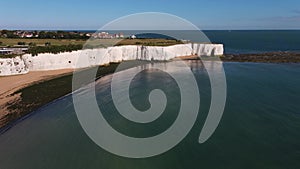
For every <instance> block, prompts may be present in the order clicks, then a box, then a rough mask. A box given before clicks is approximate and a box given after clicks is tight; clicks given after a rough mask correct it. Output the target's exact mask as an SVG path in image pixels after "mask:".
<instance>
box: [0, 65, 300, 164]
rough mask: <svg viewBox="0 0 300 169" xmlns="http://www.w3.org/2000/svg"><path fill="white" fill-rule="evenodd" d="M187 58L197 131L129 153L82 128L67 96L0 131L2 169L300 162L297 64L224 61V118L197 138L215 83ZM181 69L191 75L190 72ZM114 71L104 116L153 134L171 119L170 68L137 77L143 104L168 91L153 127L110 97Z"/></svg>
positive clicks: (101, 90) (101, 87)
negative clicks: (155, 92)
mask: <svg viewBox="0 0 300 169" xmlns="http://www.w3.org/2000/svg"><path fill="white" fill-rule="evenodd" d="M187 63H188V64H189V66H190V67H191V70H192V71H193V73H194V76H195V77H196V80H197V82H198V86H199V91H200V97H201V103H200V110H199V115H198V118H197V121H196V124H195V125H194V127H193V128H192V130H191V132H190V133H189V134H188V135H187V137H186V138H185V139H184V140H183V141H182V142H181V143H179V144H178V145H177V146H176V147H174V148H173V149H171V150H170V151H167V152H166V153H164V154H161V155H158V156H155V157H151V158H145V159H130V158H124V157H119V156H116V155H113V154H111V153H109V152H107V151H105V150H103V149H102V148H100V147H98V146H97V145H96V144H95V143H94V142H93V141H91V140H90V139H89V137H88V136H87V135H86V134H85V133H84V131H83V129H82V128H81V126H80V124H79V122H78V120H77V117H76V114H75V111H74V107H73V103H72V97H71V95H69V96H66V97H64V98H62V99H59V100H57V101H55V102H53V103H51V104H49V105H47V106H44V107H42V108H41V109H39V110H37V111H36V112H34V113H33V114H32V115H31V116H29V117H28V118H27V119H25V120H23V121H21V122H19V123H18V124H16V125H15V126H14V127H12V128H11V129H9V130H8V131H6V132H4V133H2V134H1V135H0V168H1V169H21V168H22V169H41V168H43V169H48V168H49V169H53V168H62V169H77V168H78V169H82V168H84V169H95V168H103V169H105V168H109V169H114V168H122V169H123V168H124V169H126V168H128V169H135V168H136V169H141V168H142V169H148V168H149V169H160V168H164V169H165V168H170V169H171V168H172V169H177V168H178V169H182V168H191V169H192V168H195V169H199V168H230V169H232V168H249V169H253V168H263V169H265V168H272V169H284V168H300V162H299V159H300V104H299V100H300V86H299V84H300V65H299V64H263V63H224V69H225V73H226V78H227V88H228V89H227V102H226V107H225V111H224V114H223V118H222V120H221V122H220V124H219V126H218V128H217V130H216V131H215V133H214V134H213V136H212V137H211V138H210V139H209V140H208V141H207V142H205V143H203V144H199V143H198V137H199V133H200V131H201V129H202V126H203V124H204V121H205V118H206V115H207V112H208V109H209V105H210V97H211V94H210V82H209V79H208V75H207V72H206V71H205V69H204V67H203V66H202V64H201V63H200V62H199V61H187ZM167 64H172V63H166V65H167ZM216 66H217V65H216ZM166 67H167V66H166ZM121 73H122V72H121ZM123 73H124V72H123ZM181 75H182V76H185V74H184V72H182V74H181ZM111 77H112V76H105V77H103V78H101V79H99V80H98V82H97V87H96V88H97V90H96V91H97V101H98V103H99V106H100V107H101V108H102V110H103V115H104V116H105V118H106V119H107V120H108V121H109V123H110V124H111V125H112V126H113V127H114V128H115V129H116V130H118V131H119V132H122V133H126V134H128V135H131V136H136V137H149V136H152V135H156V134H158V133H160V132H162V131H164V130H166V129H167V128H168V126H170V125H172V122H174V120H175V118H176V116H177V113H178V108H179V106H178V105H179V104H178V102H180V99H179V92H178V86H177V85H176V83H175V82H174V81H173V79H172V78H170V77H169V76H168V75H167V74H164V73H161V72H158V71H157V70H151V69H150V70H147V71H143V72H142V73H140V74H139V75H137V76H136V77H135V79H134V80H133V81H132V84H131V88H130V91H131V99H132V103H133V105H135V106H136V108H138V109H140V110H143V109H147V108H148V107H149V104H148V103H147V97H148V94H149V91H150V90H151V89H153V88H161V89H162V90H164V91H165V92H166V94H167V98H168V105H167V108H166V111H165V112H164V114H163V115H162V116H161V117H160V118H159V119H158V120H157V121H154V122H152V123H150V124H147V125H141V124H136V123H132V122H129V121H127V120H125V118H123V117H122V116H120V115H119V114H118V112H117V110H116V109H115V107H114V105H113V103H112V100H111V95H110V82H111ZM103 137H105V136H103Z"/></svg>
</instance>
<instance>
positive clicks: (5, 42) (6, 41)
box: [0, 38, 182, 47]
mask: <svg viewBox="0 0 300 169" xmlns="http://www.w3.org/2000/svg"><path fill="white" fill-rule="evenodd" d="M18 42H25V45H29V43H34V44H36V45H37V46H43V45H45V43H48V42H49V43H51V45H68V44H74V45H77V44H81V45H84V44H85V43H86V42H89V43H91V44H94V45H97V44H98V45H102V46H120V45H145V46H170V45H176V44H182V42H181V41H178V40H172V39H90V40H88V41H87V40H82V39H79V40H76V39H29V38H16V39H14V38H0V44H1V46H3V47H5V46H14V45H18Z"/></svg>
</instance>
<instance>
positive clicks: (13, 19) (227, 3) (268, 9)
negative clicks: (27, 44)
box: [0, 0, 300, 30]
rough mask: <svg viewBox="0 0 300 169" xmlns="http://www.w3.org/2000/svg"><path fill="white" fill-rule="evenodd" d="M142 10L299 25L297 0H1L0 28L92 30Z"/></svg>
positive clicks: (237, 24) (245, 23)
mask: <svg viewBox="0 0 300 169" xmlns="http://www.w3.org/2000/svg"><path fill="white" fill-rule="evenodd" d="M141 12H164V13H170V14H172V15H176V16H179V17H181V18H184V19H186V20H188V21H190V22H192V23H193V24H194V25H196V26H198V27H199V28H200V29H202V30H239V29H246V30H250V29H300V1H299V0H251V1H250V0H108V1H101V0H36V1H34V0H26V1H25V0H3V1H1V4H0V29H29V30H41V29H44V30H51V29H54V30H95V29H99V28H100V27H102V26H103V25H105V24H106V23H109V22H110V21H112V20H115V19H117V18H119V17H123V16H126V15H129V14H134V13H141ZM158 20H159V18H158ZM145 22H146V21H145Z"/></svg>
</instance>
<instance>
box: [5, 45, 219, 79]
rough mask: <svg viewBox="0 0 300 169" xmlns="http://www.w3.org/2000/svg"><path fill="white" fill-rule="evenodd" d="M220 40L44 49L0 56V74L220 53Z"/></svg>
mask: <svg viewBox="0 0 300 169" xmlns="http://www.w3.org/2000/svg"><path fill="white" fill-rule="evenodd" d="M223 52H224V49H223V45H222V44H180V45H173V46H166V47H161V46H138V45H127V46H116V47H108V48H99V49H84V50H79V51H73V52H64V53H59V54H51V53H44V54H38V55H37V56H32V55H31V54H25V55H23V56H22V57H15V58H9V59H0V76H7V75H16V74H24V73H27V72H29V71H41V70H57V69H69V68H72V69H76V68H85V67H91V66H97V65H105V64H109V63H111V62H120V61H124V60H160V61H163V60H170V59H173V58H175V57H179V56H189V55H194V54H198V55H205V56H213V55H223Z"/></svg>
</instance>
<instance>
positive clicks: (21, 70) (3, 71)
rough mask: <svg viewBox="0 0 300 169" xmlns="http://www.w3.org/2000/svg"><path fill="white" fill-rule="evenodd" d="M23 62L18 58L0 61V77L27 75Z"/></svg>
mask: <svg viewBox="0 0 300 169" xmlns="http://www.w3.org/2000/svg"><path fill="white" fill-rule="evenodd" d="M28 71H29V70H28V68H27V67H26V66H25V63H24V60H23V59H21V58H20V57H19V56H18V57H15V58H7V59H0V76H9V75H18V74H25V73H28Z"/></svg>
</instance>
